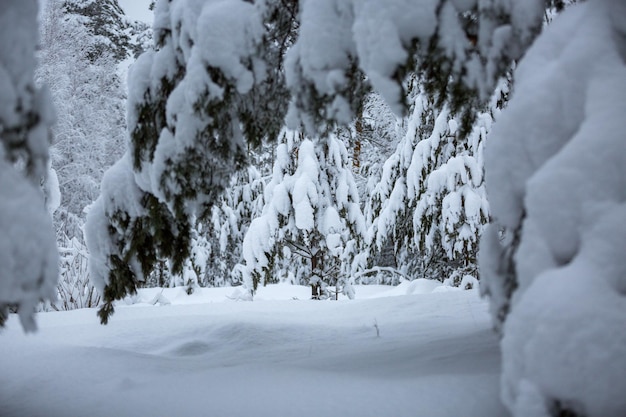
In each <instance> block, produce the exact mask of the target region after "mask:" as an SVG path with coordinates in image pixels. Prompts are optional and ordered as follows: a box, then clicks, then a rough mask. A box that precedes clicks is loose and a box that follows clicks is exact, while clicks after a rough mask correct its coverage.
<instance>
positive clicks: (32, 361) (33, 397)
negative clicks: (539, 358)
mask: <svg viewBox="0 0 626 417" xmlns="http://www.w3.org/2000/svg"><path fill="white" fill-rule="evenodd" d="M444 290H446V291H444ZM183 291H184V290H183V289H182V288H177V289H166V290H164V291H163V295H164V296H165V297H166V298H167V299H168V300H169V301H170V302H171V304H165V305H160V304H157V305H152V304H150V303H149V301H150V300H152V299H154V298H155V295H156V294H157V293H158V292H160V290H156V289H151V290H142V291H141V293H140V294H139V296H138V297H136V298H135V300H134V304H131V305H124V304H120V305H118V307H117V308H116V313H115V315H114V316H113V317H112V319H111V321H110V322H109V324H108V325H107V326H101V325H100V324H99V323H98V320H97V317H96V312H95V310H75V311H70V312H55V313H42V314H39V315H38V317H37V321H38V324H39V331H38V332H37V333H35V334H28V335H24V334H23V332H22V330H21V328H20V326H19V321H18V320H17V317H11V318H10V320H9V322H8V323H7V328H6V329H5V330H3V331H2V332H1V333H0V370H1V371H0V416H2V417H9V416H11V417H13V416H15V417H17V416H19V417H28V416H32V417H75V416H76V417H78V416H91V417H100V416H102V417H104V416H114V417H122V416H129V417H130V416H132V417H140V416H150V417H161V416H162V417H170V416H194V417H195V416H224V417H228V416H254V417H265V416H268V417H269V416H272V417H287V416H294V417H295V416H297V417H307V416H358V417H363V416H372V417H374V416H376V417H383V416H390V417H391V416H393V417H400V416H411V417H419V416H423V417H437V416H447V417H460V416H463V417H472V416H476V417H478V416H480V417H488V416H497V417H501V416H506V415H507V413H506V411H505V410H504V408H503V406H502V405H501V403H500V400H499V374H500V353H499V346H498V339H497V336H496V335H495V334H494V333H493V332H492V331H491V328H490V327H491V325H490V320H489V315H488V312H487V301H486V300H483V299H481V298H480V297H479V295H478V292H477V291H474V290H470V291H461V290H452V289H449V288H447V287H437V288H434V286H433V284H431V283H428V282H421V280H418V281H413V282H412V283H405V284H401V286H399V287H385V286H357V287H356V294H357V298H356V299H355V300H352V301H350V300H339V301H330V300H328V301H312V300H309V299H308V297H309V295H310V289H309V288H308V287H295V286H289V285H274V286H268V287H266V288H262V289H261V290H260V291H259V293H258V296H257V297H256V300H255V301H254V302H244V301H234V300H232V299H231V297H230V296H231V295H232V294H233V292H234V291H235V289H233V288H216V289H204V288H203V289H200V290H199V291H197V292H196V293H195V294H193V295H191V296H187V295H186V294H184V292H183ZM407 293H409V294H408V295H406V294H407ZM402 294H404V295H402Z"/></svg>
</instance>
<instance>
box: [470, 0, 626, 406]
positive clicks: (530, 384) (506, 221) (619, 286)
mask: <svg viewBox="0 0 626 417" xmlns="http://www.w3.org/2000/svg"><path fill="white" fill-rule="evenodd" d="M625 115H626V3H624V2H623V1H621V0H594V1H588V2H585V3H582V4H580V5H577V6H575V7H572V8H571V9H570V10H567V11H566V12H565V13H563V14H562V15H561V16H560V17H558V18H557V19H555V21H554V22H553V23H552V24H551V25H549V26H548V27H547V28H546V30H545V33H544V34H543V35H542V36H541V37H540V38H539V39H538V40H537V42H536V43H535V44H534V45H533V47H532V48H531V49H530V50H529V51H528V53H527V54H526V56H525V58H524V59H523V60H522V61H521V62H520V64H519V67H518V69H517V70H516V72H515V87H514V91H513V95H512V98H511V101H510V104H509V106H508V108H507V109H506V110H505V111H504V112H503V113H502V115H501V118H500V119H499V120H498V122H497V123H496V124H495V125H494V129H493V132H492V134H491V136H490V138H489V142H488V145H487V150H486V175H487V189H488V193H489V199H490V200H489V201H490V204H491V208H492V214H493V217H494V219H495V222H494V224H493V225H492V226H490V229H491V230H490V232H489V233H488V234H487V235H486V236H485V239H484V242H483V249H482V251H483V253H482V262H481V263H482V269H481V272H482V274H483V280H484V284H486V289H487V293H488V294H489V295H490V298H491V306H492V310H493V313H494V316H495V318H496V320H497V323H498V324H499V325H500V326H502V329H501V330H502V333H503V336H504V337H503V340H502V355H503V387H502V388H503V400H504V401H505V403H506V405H507V406H508V407H509V409H510V410H511V411H512V412H513V414H514V415H515V416H530V415H532V416H551V415H552V416H556V415H577V416H615V417H617V416H623V415H626V398H625V397H624V392H626V378H625V377H624V375H626V330H625V329H626V260H625V259H624V255H623V252H624V248H626V133H625V132H626V122H625V120H626V119H625V118H624V116H625ZM502 230H504V231H505V234H504V239H505V240H504V245H501V244H500V242H499V239H500V237H499V236H498V232H501V231H502ZM507 313H508V316H507ZM505 319H506V321H504V320H505ZM590 381H593V383H590Z"/></svg>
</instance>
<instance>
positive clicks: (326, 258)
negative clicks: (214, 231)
mask: <svg viewBox="0 0 626 417" xmlns="http://www.w3.org/2000/svg"><path fill="white" fill-rule="evenodd" d="M351 168H352V167H351V165H350V161H349V159H348V154H347V150H346V148H345V146H344V145H343V143H342V142H341V141H339V140H338V139H337V138H336V137H335V136H333V135H331V136H329V137H328V138H324V139H319V140H318V141H316V142H315V143H314V142H313V141H311V140H309V139H302V138H301V135H300V134H298V133H295V132H288V133H285V135H284V139H283V142H282V143H281V144H280V145H279V146H278V148H277V157H276V163H275V165H274V172H273V176H272V180H271V181H270V183H269V184H268V185H267V187H266V192H265V207H264V208H263V214H262V215H261V216H260V217H258V218H256V219H254V220H253V221H252V224H251V225H250V229H249V230H248V233H247V234H246V237H245V238H244V246H243V256H244V260H245V266H243V267H242V268H241V271H242V272H243V274H244V278H245V285H246V287H247V288H248V289H249V290H250V291H251V292H252V293H254V291H256V289H257V288H258V286H259V285H265V284H266V283H268V282H272V281H274V280H282V281H286V280H288V281H291V282H293V283H297V284H303V285H310V286H311V291H312V297H313V298H319V297H320V296H321V295H322V292H324V290H325V288H326V286H328V285H335V286H338V287H343V289H344V291H345V292H346V293H347V294H349V295H350V296H351V295H352V293H351V287H350V284H351V282H352V275H353V274H354V272H356V270H358V269H359V268H360V267H362V263H363V260H362V259H360V258H359V257H358V254H359V253H360V250H359V249H360V244H361V240H362V239H363V237H364V233H365V223H364V218H363V215H362V213H361V209H360V205H359V196H358V192H357V189H356V183H355V182H354V178H353V176H352V171H351Z"/></svg>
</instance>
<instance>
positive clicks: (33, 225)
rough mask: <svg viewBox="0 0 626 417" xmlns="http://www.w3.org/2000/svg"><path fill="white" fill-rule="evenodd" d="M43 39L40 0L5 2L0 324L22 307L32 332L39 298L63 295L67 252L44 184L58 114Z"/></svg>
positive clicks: (0, 72)
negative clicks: (45, 83) (61, 272)
mask: <svg viewBox="0 0 626 417" xmlns="http://www.w3.org/2000/svg"><path fill="white" fill-rule="evenodd" d="M36 46H37V1H35V0H30V1H23V0H7V1H3V2H1V3H0V230H2V233H1V234H0V326H1V325H2V324H3V323H4V320H5V319H6V317H7V313H8V311H7V310H8V307H9V306H16V307H17V311H18V313H19V317H20V321H21V323H22V326H23V328H24V329H25V330H27V331H29V330H35V329H36V325H35V321H34V313H35V307H36V306H37V304H38V303H39V301H41V300H54V299H55V298H56V289H55V285H56V282H57V278H58V259H59V255H58V252H57V250H56V243H55V238H54V231H53V229H52V219H51V217H50V214H49V213H48V211H47V210H46V206H45V202H44V196H43V193H42V190H41V189H40V187H39V184H40V183H41V181H42V180H44V179H45V177H46V174H47V171H48V145H49V130H48V129H49V128H50V126H51V125H52V122H53V119H54V116H53V110H52V106H51V104H50V103H51V100H50V97H49V95H48V94H47V91H46V90H44V89H38V88H36V87H35V85H34V80H33V76H34V70H35V64H36V62H35V48H36ZM50 203H51V204H50V206H49V207H50V208H52V206H53V205H54V204H53V202H52V201H51V200H50Z"/></svg>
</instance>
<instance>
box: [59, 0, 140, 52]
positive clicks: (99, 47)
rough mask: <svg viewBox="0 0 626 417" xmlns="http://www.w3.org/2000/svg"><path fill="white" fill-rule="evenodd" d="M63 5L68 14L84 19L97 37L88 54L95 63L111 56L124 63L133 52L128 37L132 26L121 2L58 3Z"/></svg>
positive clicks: (71, 0) (70, 0) (76, 0)
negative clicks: (101, 57)
mask: <svg viewBox="0 0 626 417" xmlns="http://www.w3.org/2000/svg"><path fill="white" fill-rule="evenodd" d="M56 1H61V2H62V7H63V9H64V12H65V13H66V14H70V15H76V16H81V17H82V19H81V21H82V23H83V24H84V25H85V27H86V28H87V29H88V31H89V32H90V33H91V34H92V35H93V37H94V42H93V45H92V48H91V49H90V50H89V52H88V57H89V59H91V60H97V59H98V58H99V57H100V56H101V55H103V54H104V55H110V56H112V57H113V58H114V59H115V61H117V62H121V61H123V60H124V59H126V57H127V56H128V54H129V51H130V50H131V42H130V37H129V35H128V32H129V28H130V24H129V22H128V19H127V18H126V16H125V14H124V11H123V10H122V8H121V7H120V5H119V3H118V1H117V0H56Z"/></svg>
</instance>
